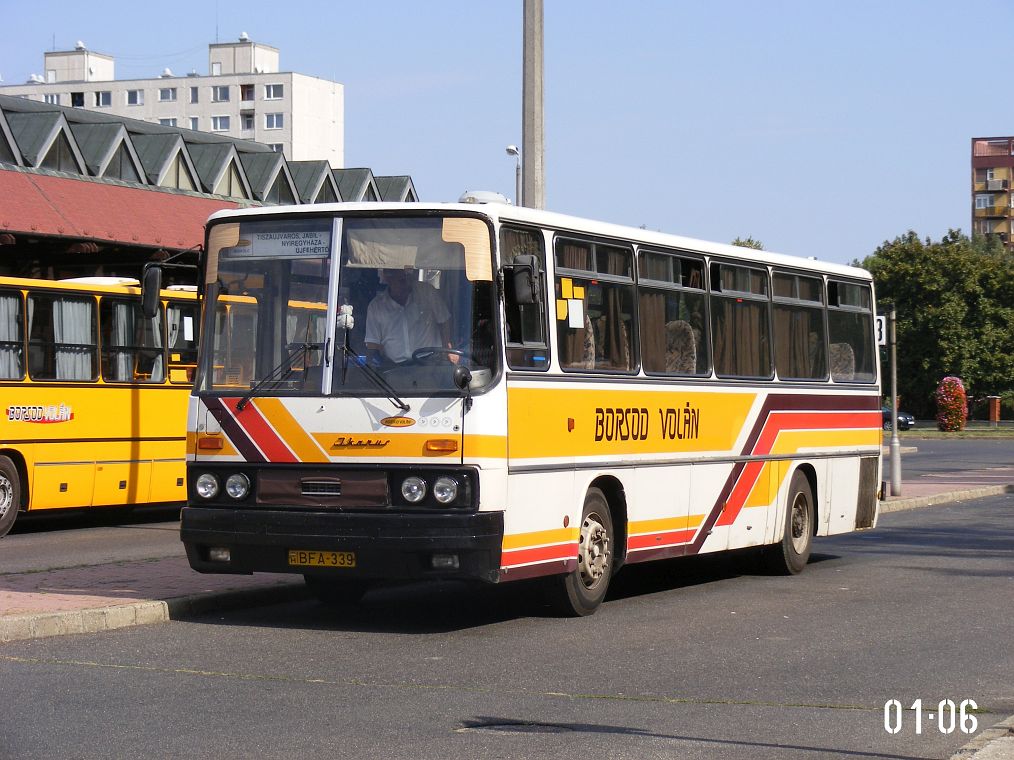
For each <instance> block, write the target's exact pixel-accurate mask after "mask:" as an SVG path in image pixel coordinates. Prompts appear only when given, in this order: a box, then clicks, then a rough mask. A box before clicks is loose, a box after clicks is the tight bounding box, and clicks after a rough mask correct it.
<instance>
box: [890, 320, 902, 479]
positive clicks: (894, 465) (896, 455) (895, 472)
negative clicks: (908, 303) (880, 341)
mask: <svg viewBox="0 0 1014 760" xmlns="http://www.w3.org/2000/svg"><path fill="white" fill-rule="evenodd" d="M887 340H888V343H890V346H891V496H901V441H899V440H898V332H897V313H896V312H895V310H894V307H893V306H892V307H891V313H890V315H889V316H888V329H887Z"/></svg>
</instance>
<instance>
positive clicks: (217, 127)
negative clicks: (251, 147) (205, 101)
mask: <svg viewBox="0 0 1014 760" xmlns="http://www.w3.org/2000/svg"><path fill="white" fill-rule="evenodd" d="M211 131H212V132H227V131H229V117H228V116H212V117H211Z"/></svg>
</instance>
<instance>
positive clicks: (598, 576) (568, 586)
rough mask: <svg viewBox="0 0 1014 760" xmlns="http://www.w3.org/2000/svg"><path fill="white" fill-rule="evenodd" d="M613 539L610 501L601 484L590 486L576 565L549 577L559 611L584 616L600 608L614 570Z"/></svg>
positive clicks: (550, 592) (568, 614)
mask: <svg viewBox="0 0 1014 760" xmlns="http://www.w3.org/2000/svg"><path fill="white" fill-rule="evenodd" d="M613 541H614V533H613V519H612V515H610V513H609V502H608V501H606V497H605V495H604V494H603V493H602V491H600V490H599V489H598V488H589V489H588V494H587V495H586V496H585V499H584V509H583V510H582V513H581V531H580V538H579V540H578V552H577V568H576V569H575V570H574V571H573V572H571V573H568V574H567V575H563V576H557V577H554V578H551V579H549V581H550V584H551V585H550V586H549V595H550V599H549V601H550V604H551V605H552V606H553V608H554V609H555V610H556V611H557V612H558V613H560V614H562V615H566V616H568V617H581V616H584V615H591V614H592V613H593V612H595V610H597V609H598V606H599V605H600V604H601V603H602V600H603V599H604V598H605V596H606V591H607V590H608V589H609V581H610V579H611V578H612V574H613V556H614V555H613Z"/></svg>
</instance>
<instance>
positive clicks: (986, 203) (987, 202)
mask: <svg viewBox="0 0 1014 760" xmlns="http://www.w3.org/2000/svg"><path fill="white" fill-rule="evenodd" d="M994 200H995V199H994V196H993V194H992V193H976V195H975V207H976V208H993V206H995V205H996V203H995V202H994Z"/></svg>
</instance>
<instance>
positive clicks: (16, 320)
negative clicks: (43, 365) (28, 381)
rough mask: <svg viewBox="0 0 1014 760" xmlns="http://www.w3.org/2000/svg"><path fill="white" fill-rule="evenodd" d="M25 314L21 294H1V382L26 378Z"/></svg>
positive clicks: (12, 292) (15, 292)
mask: <svg viewBox="0 0 1014 760" xmlns="http://www.w3.org/2000/svg"><path fill="white" fill-rule="evenodd" d="M23 312H24V309H23V308H22V304H21V294H20V293H18V292H17V291H4V292H2V293H0V380H21V379H22V378H24V376H25V354H24V340H25V325H24V317H23Z"/></svg>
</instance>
